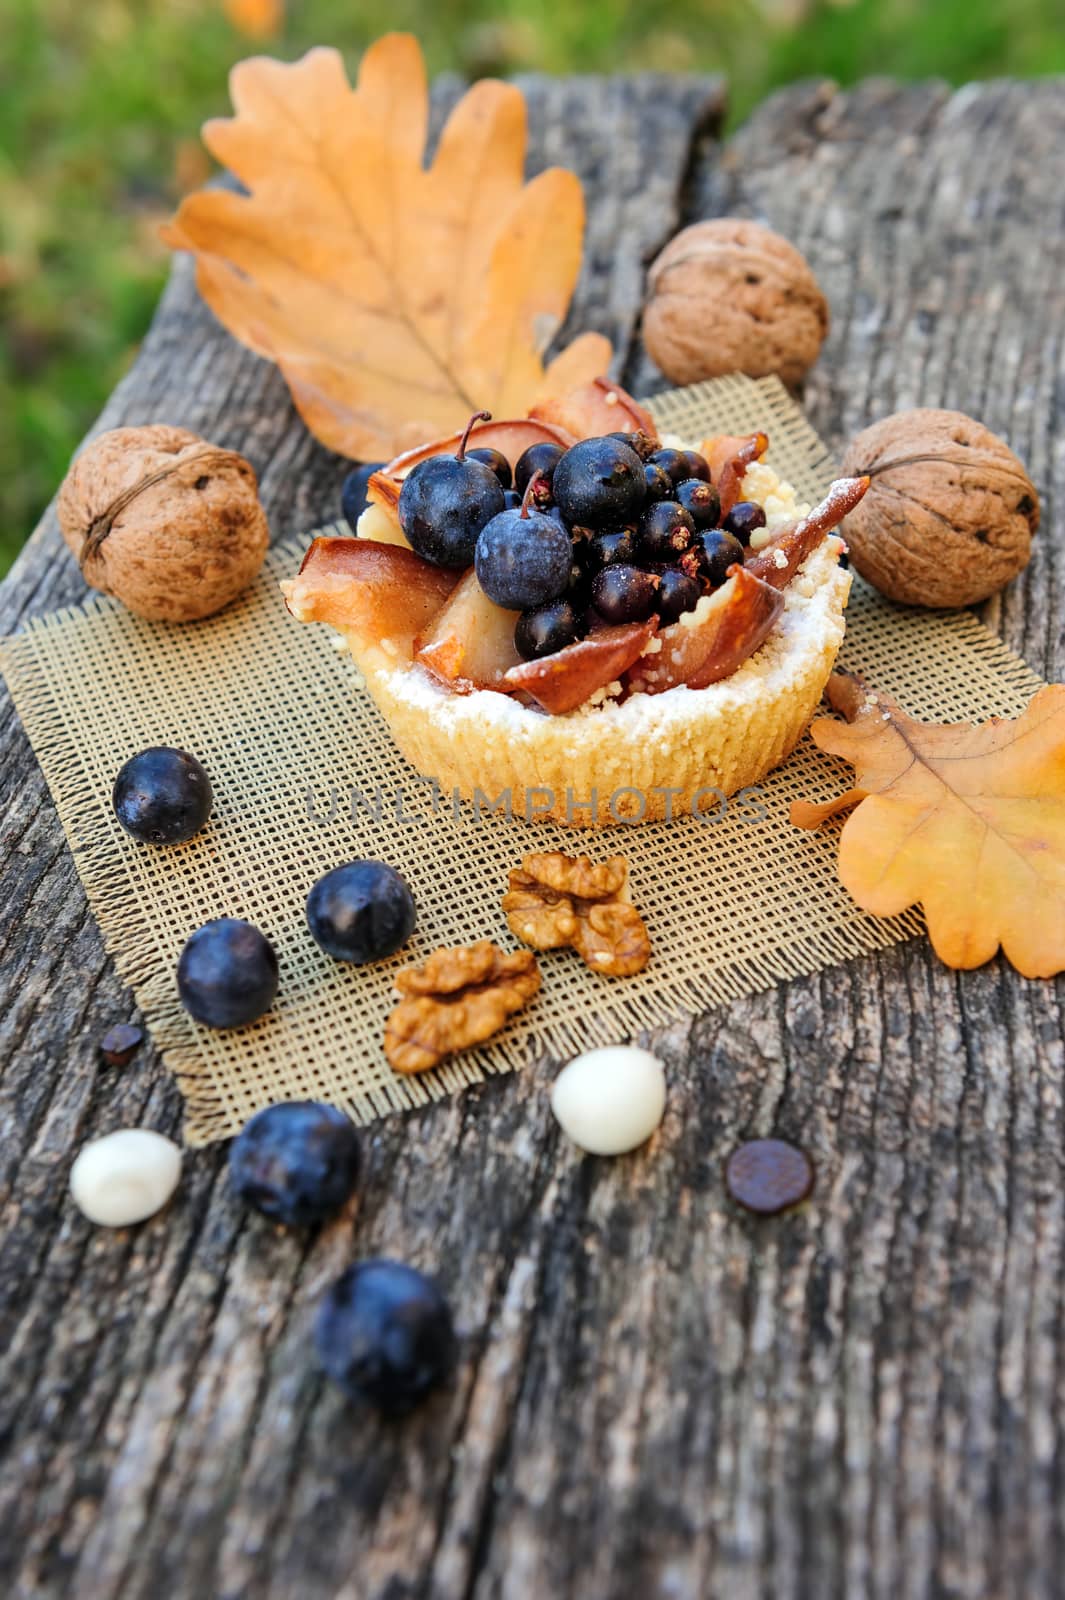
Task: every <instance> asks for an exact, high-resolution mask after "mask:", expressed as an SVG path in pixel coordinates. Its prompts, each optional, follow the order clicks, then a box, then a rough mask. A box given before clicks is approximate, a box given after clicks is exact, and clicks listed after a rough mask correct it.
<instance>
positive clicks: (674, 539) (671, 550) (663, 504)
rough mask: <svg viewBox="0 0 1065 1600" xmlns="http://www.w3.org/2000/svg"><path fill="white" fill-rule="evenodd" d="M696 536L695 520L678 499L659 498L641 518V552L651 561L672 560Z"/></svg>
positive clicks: (687, 546)
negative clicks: (678, 502) (680, 504)
mask: <svg viewBox="0 0 1065 1600" xmlns="http://www.w3.org/2000/svg"><path fill="white" fill-rule="evenodd" d="M694 538H695V519H694V518H693V517H692V514H691V512H690V511H685V510H684V507H683V506H679V505H678V504H677V502H676V501H675V500H659V501H658V503H657V504H656V505H653V506H648V507H647V510H646V511H645V512H644V514H643V516H642V517H641V518H640V554H641V555H642V556H644V557H646V559H647V560H648V561H672V560H673V559H674V558H675V557H676V556H678V555H679V554H680V553H681V552H682V551H684V550H687V549H689V548H690V547H691V542H692V540H693V539H694Z"/></svg>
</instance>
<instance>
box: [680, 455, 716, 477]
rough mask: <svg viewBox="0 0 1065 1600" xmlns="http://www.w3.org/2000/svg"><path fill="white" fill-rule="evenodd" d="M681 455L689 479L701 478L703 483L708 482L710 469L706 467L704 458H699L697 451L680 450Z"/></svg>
mask: <svg viewBox="0 0 1065 1600" xmlns="http://www.w3.org/2000/svg"><path fill="white" fill-rule="evenodd" d="M681 455H682V456H683V457H684V459H685V461H686V462H687V463H688V476H689V477H690V478H701V479H702V480H703V482H704V483H709V482H710V468H709V466H708V465H707V462H706V458H705V457H704V456H701V455H700V454H699V452H698V450H682V451H681Z"/></svg>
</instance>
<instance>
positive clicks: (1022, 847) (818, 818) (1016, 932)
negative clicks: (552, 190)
mask: <svg viewBox="0 0 1065 1600" xmlns="http://www.w3.org/2000/svg"><path fill="white" fill-rule="evenodd" d="M827 695H828V699H829V702H830V703H831V704H832V705H833V706H834V707H835V709H836V710H838V711H841V712H842V713H843V715H844V716H845V717H846V718H847V722H845V723H841V722H833V721H830V720H829V719H827V718H826V719H824V720H822V721H820V722H815V723H814V725H813V727H812V729H811V732H812V734H813V737H814V741H815V743H816V744H817V745H819V747H820V748H821V749H822V750H827V751H828V752H829V753H830V754H832V755H837V756H842V757H843V759H844V760H845V761H849V762H850V764H851V765H852V766H853V767H854V769H855V779H856V783H855V787H854V788H853V789H850V790H849V791H848V792H847V793H846V794H844V795H841V796H840V798H839V799H838V800H831V801H829V802H828V803H827V804H825V805H812V804H808V803H806V802H805V801H796V802H795V803H794V804H793V805H792V808H791V820H792V822H793V823H795V824H796V825H797V826H798V827H800V828H815V827H817V825H818V823H820V822H822V821H824V819H825V818H826V817H829V816H832V815H833V814H834V813H836V812H838V811H843V810H847V809H849V808H850V807H852V806H857V810H856V811H854V813H853V815H852V816H850V817H849V818H848V819H847V822H846V823H845V824H844V827H843V831H842V834H841V835H840V845H839V875H840V879H841V881H842V883H843V885H844V887H845V888H846V889H847V890H848V892H849V893H850V894H852V895H853V896H854V898H855V900H856V901H857V902H858V904H859V905H860V906H861V907H862V908H863V910H865V911H870V912H872V913H873V914H874V915H875V916H880V917H889V916H894V915H895V914H896V913H898V912H900V911H904V910H905V909H906V907H907V906H911V905H915V904H917V903H918V902H919V903H920V904H921V905H922V906H923V907H924V912H925V917H926V919H927V922H928V935H929V938H930V939H931V941H932V945H933V947H934V949H935V951H936V954H937V955H938V956H939V957H940V959H941V960H942V961H945V962H946V963H947V965H948V966H950V967H978V966H980V965H981V964H982V963H983V962H985V961H988V960H990V958H991V957H992V956H993V955H994V954H995V951H996V950H997V949H998V947H999V945H1001V946H1002V950H1003V953H1004V954H1005V955H1006V957H1007V959H1008V960H1009V961H1011V962H1012V963H1013V965H1014V966H1015V967H1016V968H1017V970H1018V972H1021V973H1023V974H1024V976H1025V977H1026V978H1048V977H1051V976H1052V975H1053V974H1054V973H1056V972H1061V971H1062V970H1063V969H1065V684H1052V685H1051V686H1050V687H1049V688H1046V689H1040V690H1039V692H1038V693H1037V694H1036V695H1035V696H1034V697H1033V698H1032V700H1031V701H1030V703H1029V705H1028V707H1027V709H1026V710H1025V711H1024V712H1023V714H1022V715H1021V716H1019V717H1013V718H1004V717H992V718H990V720H989V721H987V722H982V723H971V722H948V723H926V722H917V721H915V720H914V719H913V718H912V717H909V716H907V715H906V713H905V712H904V711H902V710H900V709H899V707H898V706H896V705H894V704H893V702H892V701H891V700H889V699H888V698H887V697H886V696H885V695H882V694H874V693H872V692H870V691H869V690H868V689H867V688H866V687H865V685H864V684H863V683H862V682H861V680H860V679H857V678H853V677H850V676H848V675H845V674H836V675H835V676H833V678H831V679H830V681H829V686H828V690H827Z"/></svg>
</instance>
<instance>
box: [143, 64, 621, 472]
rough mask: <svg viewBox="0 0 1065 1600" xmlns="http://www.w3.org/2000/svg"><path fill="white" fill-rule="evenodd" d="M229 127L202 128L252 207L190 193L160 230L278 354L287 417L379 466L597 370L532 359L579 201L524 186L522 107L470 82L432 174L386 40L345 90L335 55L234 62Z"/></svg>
mask: <svg viewBox="0 0 1065 1600" xmlns="http://www.w3.org/2000/svg"><path fill="white" fill-rule="evenodd" d="M230 91H231V95H232V99H233V105H234V108H235V110H236V116H235V117H233V118H231V119H223V120H216V121H212V122H208V123H206V124H205V126H204V129H203V138H204V143H205V144H206V145H207V147H208V149H209V150H210V151H211V154H212V155H214V156H215V157H216V158H217V159H218V160H219V161H220V162H222V163H223V165H225V166H227V167H228V168H229V169H230V170H231V171H232V172H233V173H234V174H235V175H236V177H237V178H239V179H240V181H241V183H242V184H243V185H244V187H245V189H246V190H247V191H248V193H246V194H237V193H234V192H232V191H230V190H226V189H218V188H215V189H207V190H203V191H201V192H199V193H197V194H194V195H190V196H188V197H187V198H186V199H185V200H184V201H183V202H182V204H181V206H180V209H179V210H178V212H177V215H176V217H175V218H174V220H173V221H172V222H171V223H170V224H168V225H167V226H166V227H165V228H164V229H163V237H164V239H165V240H166V242H167V243H168V244H170V245H171V246H173V248H174V249H178V250H191V251H193V252H194V253H195V255H196V282H197V285H198V287H199V290H200V293H201V294H202V295H203V297H204V299H205V300H206V301H207V303H208V305H209V306H210V307H211V309H212V310H213V311H214V313H215V315H216V316H217V317H218V318H219V319H220V321H222V322H223V323H224V324H225V325H226V327H227V328H228V329H229V331H230V332H231V333H232V334H234V335H235V337H236V338H238V339H240V340H241V341H242V342H243V343H244V344H246V345H248V346H249V347H250V348H251V349H252V350H255V351H256V352H257V353H258V354H259V355H262V356H266V357H267V358H268V359H269V360H271V361H276V362H277V364H278V366H279V367H280V369H281V371H282V373H283V374H284V377H285V380H286V382H287V383H288V386H289V388H290V390H291V391H292V398H293V400H294V401H295V404H296V407H297V409H298V411H299V413H300V415H301V417H302V418H303V420H304V422H306V424H307V426H308V427H309V428H310V430H311V432H312V433H314V434H316V435H317V437H318V438H319V439H321V441H322V442H323V444H326V445H328V446H329V447H330V449H333V450H336V451H339V452H340V453H341V454H343V455H348V456H354V457H356V458H359V459H362V460H367V461H374V460H377V461H381V460H385V461H387V460H390V459H391V458H392V457H393V456H395V455H397V454H398V453H399V452H400V451H402V450H405V449H409V448H412V447H413V446H416V445H419V444H421V443H423V442H424V441H425V440H426V439H432V438H436V437H437V436H438V435H441V434H447V433H450V432H452V431H453V430H455V429H457V428H460V427H461V426H462V425H463V423H464V422H465V421H466V420H467V418H468V417H469V415H470V413H471V412H472V411H481V410H488V411H491V412H493V413H494V414H495V415H497V416H511V417H520V416H525V415H526V413H527V412H528V410H529V408H530V407H531V406H533V405H534V404H536V403H537V402H538V401H540V400H542V399H544V398H546V397H547V396H549V395H551V394H556V393H564V392H565V391H566V390H568V389H571V388H573V387H574V386H575V385H577V384H581V383H585V382H588V381H589V380H590V379H592V378H594V377H597V376H599V375H600V374H601V373H603V372H604V371H605V370H606V367H607V365H608V363H609V360H610V345H609V342H608V341H607V340H605V339H603V338H602V337H601V336H600V335H598V334H586V335H584V336H583V337H581V338H578V339H576V340H574V341H573V343H572V344H570V345H569V346H568V347H567V348H566V349H564V350H563V351H562V352H561V353H560V354H559V355H558V356H556V358H555V359H554V361H552V362H551V364H550V365H549V366H547V367H546V368H545V366H544V363H543V359H542V356H543V352H544V350H545V349H546V348H547V346H548V344H549V343H550V342H551V340H552V339H553V337H554V335H555V334H556V333H557V331H558V329H559V327H560V326H561V323H562V320H563V318H564V316H565V314H566V309H567V307H568V305H569V301H570V296H571V295H572V293H573V288H574V285H575V283H576V281H577V274H578V271H579V269H580V263H581V242H582V235H583V230H584V201H583V198H582V195H581V186H580V183H579V182H578V180H577V178H576V177H575V176H574V175H573V174H572V173H570V172H565V171H563V170H562V169H561V168H559V167H552V168H550V169H549V170H547V171H546V172H542V173H540V175H539V176H538V177H536V178H534V179H533V180H532V181H531V182H530V183H528V184H526V183H524V180H523V169H524V160H525V140H526V120H525V102H524V99H523V98H522V95H521V92H520V90H518V89H517V88H515V87H514V86H513V85H511V84H503V83H496V82H492V81H489V80H485V81H483V82H481V83H477V84H475V85H474V87H473V88H472V89H471V90H470V91H469V93H468V94H466V95H465V96H464V97H463V99H462V100H461V101H460V102H459V104H458V105H457V106H456V107H455V110H454V111H453V112H452V114H451V116H450V117H449V119H448V122H447V125H446V127H445V128H444V131H443V133H442V134H441V136H440V141H439V144H438V146H437V149H436V154H435V157H434V159H433V162H432V165H431V166H430V167H429V168H428V169H426V168H425V166H424V165H423V160H424V155H425V142H426V136H427V132H428V122H429V95H428V86H427V81H426V75H425V63H424V61H423V59H422V54H421V50H420V49H419V47H418V43H417V41H416V40H415V39H413V38H412V37H410V36H409V35H407V34H388V35H386V37H385V38H383V39H379V40H378V41H377V43H376V44H374V45H372V46H371V47H370V49H369V50H367V52H366V54H365V55H364V56H363V58H362V63H361V66H360V68H359V76H358V83H357V86H356V88H354V89H352V88H351V86H350V85H349V83H348V80H347V76H346V74H345V71H344V66H343V62H342V60H341V57H340V55H339V53H338V52H337V51H335V50H327V49H317V50H311V51H310V52H309V53H308V54H307V55H305V56H304V57H303V59H302V60H301V61H297V62H295V63H294V64H293V65H285V64H283V63H282V62H278V61H271V60H268V59H266V58H265V57H258V58H255V59H253V60H250V61H244V62H241V63H240V64H239V65H238V66H237V67H235V68H234V69H233V72H232V74H231V78H230Z"/></svg>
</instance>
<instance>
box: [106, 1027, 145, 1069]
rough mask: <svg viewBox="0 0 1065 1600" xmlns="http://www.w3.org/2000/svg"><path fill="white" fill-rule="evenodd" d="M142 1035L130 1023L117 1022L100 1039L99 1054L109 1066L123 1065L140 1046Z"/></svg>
mask: <svg viewBox="0 0 1065 1600" xmlns="http://www.w3.org/2000/svg"><path fill="white" fill-rule="evenodd" d="M143 1039H144V1035H143V1033H142V1032H141V1030H140V1029H139V1028H135V1027H134V1026H133V1025H132V1023H129V1022H119V1023H116V1024H115V1026H114V1027H113V1028H108V1030H107V1032H106V1033H105V1034H104V1036H103V1038H102V1039H101V1040H100V1054H101V1056H102V1057H103V1059H104V1060H105V1061H106V1063H107V1065H108V1066H109V1067H124V1066H125V1065H126V1063H127V1061H131V1060H132V1059H133V1056H134V1055H135V1053H136V1052H137V1050H138V1049H139V1048H140V1045H141V1042H142V1040H143Z"/></svg>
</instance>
